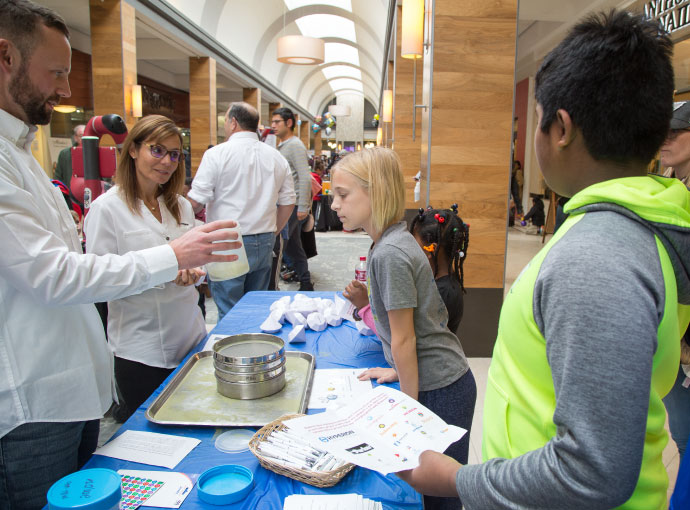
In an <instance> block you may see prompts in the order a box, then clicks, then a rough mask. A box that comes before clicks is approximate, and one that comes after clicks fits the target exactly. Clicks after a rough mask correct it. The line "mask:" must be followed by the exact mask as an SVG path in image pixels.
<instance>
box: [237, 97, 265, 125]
mask: <svg viewBox="0 0 690 510" xmlns="http://www.w3.org/2000/svg"><path fill="white" fill-rule="evenodd" d="M242 100H243V101H244V102H245V103H249V104H250V105H252V106H253V107H254V108H256V111H257V112H259V124H261V123H262V122H263V120H262V119H261V89H257V88H245V89H242Z"/></svg>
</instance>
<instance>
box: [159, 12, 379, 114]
mask: <svg viewBox="0 0 690 510" xmlns="http://www.w3.org/2000/svg"><path fill="white" fill-rule="evenodd" d="M389 1H390V0H261V1H260V2H248V1H246V0H225V1H221V0H167V2H168V3H169V4H170V5H171V6H172V7H173V8H175V9H177V10H178V11H179V12H180V13H181V14H183V15H184V16H185V17H187V18H189V19H190V20H191V21H193V22H194V23H196V24H197V25H198V26H199V28H200V29H202V30H204V31H205V32H207V33H208V34H209V35H211V36H212V37H214V38H215V39H216V40H217V41H218V42H219V43H221V44H222V45H224V46H225V47H226V48H228V50H229V51H231V52H233V53H234V54H235V55H236V56H237V57H238V58H239V59H241V60H242V61H244V62H245V63H247V64H248V65H249V66H250V67H251V68H252V69H253V70H254V71H256V72H257V73H259V74H260V75H261V76H263V77H264V78H266V79H267V80H269V81H270V82H271V83H274V84H275V85H276V86H277V87H278V88H279V89H280V90H281V91H282V92H283V93H285V94H286V95H287V96H289V97H290V98H292V99H293V100H294V101H295V102H297V103H298V104H299V105H300V106H302V107H303V108H304V109H306V110H307V111H309V112H310V113H312V114H315V112H316V111H318V108H319V106H320V105H321V104H322V103H323V102H324V101H327V100H330V99H332V98H333V97H334V95H335V94H336V92H337V91H338V90H341V89H343V88H347V89H354V90H356V91H358V92H361V93H362V94H363V95H364V96H365V97H367V98H368V99H369V100H370V101H371V102H372V103H373V104H374V105H376V106H377V105H378V96H379V90H380V86H381V77H382V75H383V70H382V68H381V66H382V64H383V60H384V59H383V52H384V48H385V41H384V38H385V34H386V23H387V16H388V9H389ZM295 34H302V35H307V36H311V37H319V38H322V39H324V42H325V49H326V51H325V53H326V55H325V57H326V59H325V62H324V63H323V64H321V65H319V66H297V65H290V64H282V63H280V62H278V61H277V60H276V53H277V41H278V39H279V38H280V37H281V36H283V35H295ZM343 80H346V81H343Z"/></svg>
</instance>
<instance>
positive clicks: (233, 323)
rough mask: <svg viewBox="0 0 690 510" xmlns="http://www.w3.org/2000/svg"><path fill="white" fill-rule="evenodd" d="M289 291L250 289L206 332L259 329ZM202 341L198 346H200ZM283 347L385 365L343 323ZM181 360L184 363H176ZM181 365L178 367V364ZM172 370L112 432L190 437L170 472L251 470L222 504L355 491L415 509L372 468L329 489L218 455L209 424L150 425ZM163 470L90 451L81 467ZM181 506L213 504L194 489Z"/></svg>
mask: <svg viewBox="0 0 690 510" xmlns="http://www.w3.org/2000/svg"><path fill="white" fill-rule="evenodd" d="M294 294H295V293H294V292H250V293H249V294H247V295H245V296H244V297H243V298H242V300H240V302H239V303H238V304H237V305H236V306H235V307H234V308H233V309H232V310H231V311H230V313H228V314H227V315H226V316H225V317H224V318H223V319H222V320H221V321H220V322H219V323H218V325H217V326H216V327H215V329H214V330H213V331H212V332H211V334H214V333H219V334H227V335H230V334H237V333H255V332H260V331H261V330H260V328H259V326H260V325H261V323H262V322H263V321H264V320H265V319H266V317H267V316H268V313H269V306H270V304H271V303H272V302H273V301H275V300H276V299H278V298H280V297H282V296H284V295H294ZM308 295H309V296H310V297H321V298H330V299H333V292H310V293H308ZM290 331H291V326H290V324H286V325H284V326H283V328H282V330H281V331H280V333H277V334H278V335H279V336H280V337H282V338H283V339H284V340H285V341H286V344H287V338H288V334H289V333H290ZM204 343H205V340H204V341H203V342H201V343H200V344H199V346H198V347H197V349H196V350H195V351H194V352H196V351H198V350H200V349H201V348H202V347H203V345H204ZM287 350H301V351H304V352H309V353H311V354H313V355H314V356H315V357H316V367H317V368H368V367H375V366H388V365H387V363H386V361H385V359H384V357H383V351H382V350H381V344H380V343H379V341H378V340H377V339H376V337H374V336H361V335H360V334H359V333H358V331H357V329H356V328H355V327H354V326H353V325H352V324H350V323H348V322H343V324H342V325H341V326H339V327H337V328H333V327H328V328H326V330H324V331H321V332H315V331H311V330H308V331H307V342H306V343H305V344H290V345H288V346H287ZM182 364H184V363H182ZM182 364H181V365H182ZM175 373H176V372H173V374H171V376H170V377H168V379H167V380H166V381H165V382H164V383H163V384H162V385H161V387H160V388H158V390H156V392H155V393H154V394H153V395H152V396H151V397H150V398H149V399H148V400H147V401H146V402H145V403H144V404H143V405H142V407H140V408H139V409H138V410H137V412H136V413H135V414H134V415H133V416H132V417H131V418H130V419H129V420H128V421H127V422H126V423H125V424H123V425H122V427H121V428H120V429H119V430H118V433H117V435H119V434H121V433H122V432H124V431H125V430H129V429H131V430H144V431H149V432H158V433H163V434H176V435H181V436H187V437H195V438H197V439H200V440H201V444H199V445H198V446H197V447H196V448H194V450H192V452H191V453H190V454H189V455H188V456H187V457H185V458H184V459H183V460H182V461H181V462H180V464H178V465H177V466H176V467H175V469H174V471H180V472H183V473H187V474H201V473H202V472H204V471H205V470H206V469H208V468H210V467H213V466H216V465H219V464H241V465H243V466H246V467H248V468H249V469H251V470H252V471H253V472H254V481H255V485H254V490H253V491H252V492H251V493H250V494H249V495H248V496H247V497H246V498H245V499H244V500H243V501H241V502H238V503H235V504H234V505H228V506H227V507H224V508H233V509H240V508H241V509H247V510H249V509H252V510H253V509H257V510H263V509H265V510H268V509H281V508H283V501H284V499H285V497H286V496H288V495H290V494H347V493H358V494H362V495H364V496H365V497H367V498H370V499H374V500H376V501H381V502H382V503H383V507H384V508H387V509H394V508H395V509H421V508H422V499H421V496H420V495H419V494H418V493H417V492H415V491H414V490H413V489H412V488H411V487H410V486H409V485H407V484H406V483H405V482H403V481H401V480H400V479H398V478H397V477H396V476H395V475H389V476H382V475H380V474H378V473H376V472H374V471H369V470H366V469H362V468H355V469H354V470H353V471H352V472H350V473H349V474H348V475H347V476H346V477H345V478H344V479H343V480H342V481H341V482H340V483H338V484H337V485H336V486H335V487H331V488H329V489H319V488H316V487H312V486H311V485H306V484H303V483H301V482H298V481H295V480H292V479H290V478H286V477H284V476H281V475H277V474H275V473H273V472H271V471H268V470H266V469H264V468H262V467H261V466H260V465H259V462H258V460H257V459H256V457H254V455H252V453H251V452H249V451H247V452H244V453H240V454H228V453H222V452H220V451H218V450H216V448H215V446H214V441H215V438H216V437H217V436H218V435H219V434H221V433H223V432H225V431H226V430H228V429H227V428H212V427H176V426H161V425H155V424H153V423H150V422H149V421H148V420H147V419H146V418H145V416H144V412H145V410H146V408H148V406H149V405H150V404H151V403H152V402H153V401H154V400H155V399H156V397H158V395H159V394H160V392H161V391H162V389H163V388H164V387H165V385H166V384H168V382H169V381H170V380H171V379H172V377H174V376H175ZM95 467H102V468H109V469H113V470H116V471H117V470H118V469H140V470H165V468H160V467H157V466H150V465H147V464H138V463H135V462H127V461H123V460H118V459H113V458H110V457H103V456H101V455H94V456H93V457H92V458H91V460H90V461H89V462H88V463H87V464H86V466H85V468H95ZM181 508H182V509H184V510H191V509H201V508H205V509H212V508H218V507H214V506H213V505H208V504H206V503H204V502H202V501H201V500H200V499H199V497H198V495H197V491H196V488H195V489H194V490H193V491H192V492H191V494H190V495H189V496H188V497H187V499H186V500H185V502H184V503H183V504H182V507H181Z"/></svg>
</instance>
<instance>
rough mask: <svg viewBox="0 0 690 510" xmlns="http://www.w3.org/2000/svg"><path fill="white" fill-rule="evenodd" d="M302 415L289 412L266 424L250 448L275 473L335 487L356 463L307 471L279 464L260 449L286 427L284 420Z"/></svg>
mask: <svg viewBox="0 0 690 510" xmlns="http://www.w3.org/2000/svg"><path fill="white" fill-rule="evenodd" d="M300 416H304V415H303V414H287V415H285V416H281V417H280V418H278V419H277V420H274V421H272V422H271V423H268V424H266V425H264V426H263V427H261V428H260V429H259V430H258V431H257V432H256V434H254V437H252V438H251V440H250V441H249V449H250V450H251V451H252V453H253V454H254V455H256V458H257V459H259V463H260V464H261V465H262V466H263V467H265V468H266V469H268V470H269V471H273V472H274V473H278V474H279V475H283V476H287V477H288V478H292V479H294V480H298V481H300V482H304V483H308V484H309V485H313V486H314V487H333V486H334V485H335V484H337V483H338V482H339V481H340V480H342V479H343V478H344V477H345V475H346V474H348V473H349V472H350V471H352V468H354V467H355V466H354V464H345V465H343V466H340V467H339V468H338V469H334V470H332V471H307V470H306V469H298V468H292V467H287V466H283V465H282V464H278V463H277V462H274V461H273V459H270V458H268V457H264V456H263V455H262V454H261V452H260V451H259V450H258V447H259V445H260V444H261V442H262V441H264V440H265V438H267V437H269V436H270V435H271V433H273V431H274V430H282V429H283V428H285V425H284V422H286V421H288V420H291V419H292V418H298V417H300Z"/></svg>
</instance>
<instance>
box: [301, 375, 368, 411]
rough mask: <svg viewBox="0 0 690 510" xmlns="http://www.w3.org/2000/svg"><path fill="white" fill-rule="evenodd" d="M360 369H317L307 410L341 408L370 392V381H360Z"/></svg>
mask: <svg viewBox="0 0 690 510" xmlns="http://www.w3.org/2000/svg"><path fill="white" fill-rule="evenodd" d="M362 372H363V370H362V369H361V368H355V369H353V368H345V369H341V368H327V369H323V368H319V369H316V370H314V380H313V382H312V384H311V395H310V397H309V406H308V407H309V409H332V408H336V407H343V406H345V405H347V404H349V403H350V402H352V401H353V400H354V399H355V398H357V397H358V396H359V395H361V394H362V393H366V392H368V391H370V390H371V381H360V380H359V379H358V378H357V376H358V375H359V374H361V373H362Z"/></svg>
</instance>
